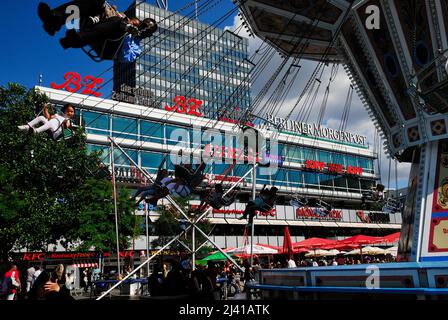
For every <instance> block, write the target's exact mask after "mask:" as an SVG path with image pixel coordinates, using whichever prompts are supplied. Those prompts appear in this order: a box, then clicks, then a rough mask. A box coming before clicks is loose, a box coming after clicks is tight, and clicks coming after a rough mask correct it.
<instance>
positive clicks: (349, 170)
mask: <svg viewBox="0 0 448 320" xmlns="http://www.w3.org/2000/svg"><path fill="white" fill-rule="evenodd" d="M346 172H347V174H354V175H358V176H361V175H362V168H360V167H352V166H347V170H346Z"/></svg>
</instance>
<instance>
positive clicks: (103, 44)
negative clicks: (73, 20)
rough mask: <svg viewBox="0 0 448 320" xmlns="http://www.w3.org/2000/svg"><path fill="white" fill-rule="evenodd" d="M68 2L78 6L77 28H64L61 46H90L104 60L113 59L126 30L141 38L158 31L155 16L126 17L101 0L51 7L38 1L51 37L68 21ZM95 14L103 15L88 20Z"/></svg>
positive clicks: (44, 24)
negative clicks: (96, 20) (96, 18)
mask: <svg viewBox="0 0 448 320" xmlns="http://www.w3.org/2000/svg"><path fill="white" fill-rule="evenodd" d="M71 5H75V6H78V8H79V10H80V19H81V23H80V31H79V32H77V31H76V30H75V29H70V30H67V32H66V34H65V37H64V38H62V39H60V43H61V46H62V47H63V48H64V49H67V48H82V47H84V46H86V45H90V46H91V47H92V48H93V49H94V50H95V52H96V53H98V54H102V58H103V59H113V58H114V57H115V56H116V53H117V52H118V51H119V49H120V47H121V45H122V41H118V40H117V39H122V38H123V37H124V36H125V35H126V34H127V33H131V34H133V35H135V36H137V35H138V36H139V38H140V39H144V38H147V37H149V36H151V35H152V34H153V33H154V32H155V31H156V30H157V23H156V22H155V20H154V19H151V18H147V19H144V20H143V21H140V20H139V19H137V18H128V17H127V16H126V15H125V14H123V13H119V12H118V11H115V12H114V11H113V10H109V9H107V8H108V6H107V5H106V3H105V1H104V0H74V1H71V2H68V3H65V4H63V5H61V6H59V7H57V8H55V9H53V10H52V9H51V8H50V7H49V6H48V4H46V3H42V2H41V3H39V6H38V15H39V18H40V19H41V20H42V22H43V28H44V30H45V31H46V32H47V33H48V34H49V35H50V36H53V35H55V33H56V32H57V31H59V30H60V29H61V27H62V26H63V25H64V24H65V23H66V22H67V19H68V18H69V17H70V14H69V13H66V10H67V8H68V7H69V6H71ZM94 16H102V17H103V18H102V19H101V20H100V21H98V22H97V23H95V22H92V21H93V20H92V19H91V17H94ZM89 21H90V23H89ZM108 40H117V41H108Z"/></svg>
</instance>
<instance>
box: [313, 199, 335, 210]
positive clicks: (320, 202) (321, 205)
mask: <svg viewBox="0 0 448 320" xmlns="http://www.w3.org/2000/svg"><path fill="white" fill-rule="evenodd" d="M316 206H317V207H318V208H319V209H321V210H327V211H331V210H332V209H333V208H332V206H331V205H330V204H329V203H327V202H325V201H323V200H320V199H319V200H317V201H316Z"/></svg>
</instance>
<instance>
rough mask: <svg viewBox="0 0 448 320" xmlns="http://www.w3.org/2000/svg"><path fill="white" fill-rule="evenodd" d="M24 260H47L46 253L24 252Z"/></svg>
mask: <svg viewBox="0 0 448 320" xmlns="http://www.w3.org/2000/svg"><path fill="white" fill-rule="evenodd" d="M22 260H23V261H36V260H39V261H44V260H45V253H42V252H41V253H24V254H23V258H22Z"/></svg>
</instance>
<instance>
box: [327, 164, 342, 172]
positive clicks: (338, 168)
mask: <svg viewBox="0 0 448 320" xmlns="http://www.w3.org/2000/svg"><path fill="white" fill-rule="evenodd" d="M327 166H328V172H331V173H342V172H344V166H343V165H342V164H335V163H329V164H328V165H327Z"/></svg>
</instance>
